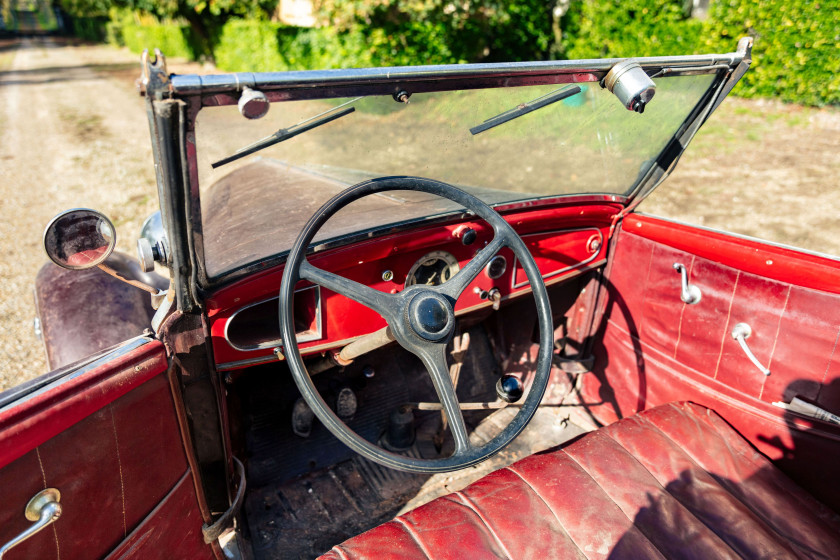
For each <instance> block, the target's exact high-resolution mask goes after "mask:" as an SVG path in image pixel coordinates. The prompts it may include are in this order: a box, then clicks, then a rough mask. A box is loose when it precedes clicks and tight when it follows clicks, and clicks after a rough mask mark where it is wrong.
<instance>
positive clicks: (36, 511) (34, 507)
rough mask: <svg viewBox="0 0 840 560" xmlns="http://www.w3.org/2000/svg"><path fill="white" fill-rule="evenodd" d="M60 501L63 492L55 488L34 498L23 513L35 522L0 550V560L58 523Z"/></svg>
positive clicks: (41, 492) (48, 489)
mask: <svg viewBox="0 0 840 560" xmlns="http://www.w3.org/2000/svg"><path fill="white" fill-rule="evenodd" d="M60 501H61V492H59V491H58V490H57V489H55V488H47V489H46V490H41V491H40V492H38V493H37V494H35V495H34V496H32V499H31V500H29V503H28V504H26V509H25V510H24V512H23V513H24V515H25V516H26V518H27V519H28V520H29V521H32V522H33V523H32V525H30V526H29V527H28V528H27V529H26V530H25V531H23V532H22V533H20V534H19V535H17V536H16V537H14V538H12V540H10V541H9V542H7V543H6V544H4V545H3V547H2V548H0V558H3V555H4V554H6V553H7V552H9V550H11V549H12V548H14V547H15V546H17V545H19V544H20V543H22V542H23V541H25V540H26V539H28V538H29V537H31V536H32V535H34V534H35V533H37V532H39V531H40V530H41V529H43V528H44V527H46V526H47V525H49V524H51V523H53V522H54V521H56V520H57V519H58V518H59V517H60V516H61V504H60V503H59V502H60Z"/></svg>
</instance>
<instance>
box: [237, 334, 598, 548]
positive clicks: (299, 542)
mask: <svg viewBox="0 0 840 560" xmlns="http://www.w3.org/2000/svg"><path fill="white" fill-rule="evenodd" d="M468 332H469V335H470V341H471V342H470V343H469V344H470V352H468V353H467V354H466V357H465V359H464V362H463V365H462V368H461V371H460V376H459V382H458V391H457V392H458V398H459V400H460V402H492V401H495V400H496V399H497V397H496V394H495V381H496V380H497V379H498V377H499V375H500V372H501V371H502V370H503V369H504V370H505V371H510V370H511V369H516V368H517V367H521V368H525V369H528V368H529V367H531V366H530V365H528V364H530V363H531V362H530V359H529V358H528V356H529V355H530V354H531V353H532V352H527V351H526V352H525V354H524V355H523V356H524V357H523V360H524V361H522V362H517V363H512V362H511V363H507V364H505V367H504V368H502V366H501V365H500V362H499V360H498V357H497V356H496V354H495V352H494V350H493V348H494V344H495V343H494V341H492V340H491V338H492V337H491V336H490V335H489V334H488V331H487V330H486V329H485V328H484V327H483V326H481V325H476V326H474V327H472V328H470V329H469V330H468ZM365 371H367V372H368V373H370V372H374V374H373V375H372V376H366V375H365V374H364V372H365ZM313 379H314V381H315V383H316V386H318V389H319V391H320V393H321V395H322V396H323V397H324V399H325V400H326V401H327V402H328V403H329V402H333V401H335V398H336V395H337V394H338V393H339V392H340V391H341V390H343V389H345V388H350V389H351V390H352V391H353V392H354V394H355V395H356V398H357V400H358V410H357V412H356V413H355V415H354V416H353V417H352V418H349V419H347V420H346V421H347V424H348V426H349V427H350V428H351V429H352V430H353V431H355V432H356V433H357V434H358V435H360V436H361V437H363V438H365V439H366V440H368V441H371V442H375V443H381V439H380V437H381V434H382V433H383V427H384V426H386V425H387V424H388V417H389V415H390V412H391V411H392V410H394V409H395V408H397V407H400V406H401V405H403V404H405V403H419V402H423V401H428V402H437V396H436V394H435V392H434V388H433V387H432V385H431V381H430V377H429V376H428V374H427V373H426V372H425V369H424V368H423V366H422V364H421V363H420V362H419V360H417V359H416V358H414V357H413V356H411V355H409V354H407V353H404V352H403V351H402V350H401V349H399V348H388V349H383V350H380V351H377V352H374V353H371V354H368V355H366V356H365V359H364V363H361V362H360V363H354V364H352V365H351V366H348V367H347V368H345V369H343V370H338V369H334V370H332V371H330V372H325V373H322V374H318V375H317V376H315V377H314V378H313ZM240 383H241V385H239V386H238V391H235V394H237V395H238V404H237V405H236V408H239V409H240V410H241V411H242V414H241V416H240V417H241V418H243V419H244V422H243V425H242V426H241V429H242V433H243V434H244V435H243V436H242V438H241V441H242V442H243V444H242V445H243V446H244V448H243V449H240V450H239V451H238V452H237V454H238V455H239V456H242V457H246V458H247V460H246V465H247V467H246V468H247V472H248V491H247V494H246V499H245V505H244V518H245V527H243V529H244V531H243V533H244V536H245V538H246V539H248V540H249V541H250V544H251V549H252V550H253V552H254V558H256V559H257V560H270V559H275V558H312V557H315V556H317V555H318V554H321V553H324V552H326V551H327V550H329V549H330V548H331V547H332V546H333V545H335V544H337V543H340V542H342V541H344V540H346V539H347V538H349V537H352V536H354V535H357V534H359V533H361V532H364V531H366V530H368V529H370V528H373V527H375V526H376V525H379V524H380V523H382V522H384V521H387V520H389V519H391V518H393V517H394V516H395V515H397V514H398V513H402V512H405V511H408V510H410V509H413V508H416V507H418V506H420V505H422V504H424V503H426V502H428V501H431V500H433V499H434V498H437V497H438V496H441V495H444V494H448V493H450V492H454V491H457V490H459V489H461V488H463V487H465V486H467V485H469V484H470V483H472V482H473V481H475V480H477V479H479V478H481V477H482V476H484V475H485V474H487V473H489V472H491V471H494V470H496V469H499V468H502V467H504V466H506V465H509V464H511V463H514V462H515V461H517V460H519V459H521V458H523V457H526V456H528V455H531V454H533V453H537V452H540V451H543V450H545V449H549V448H552V447H555V446H558V445H560V444H562V443H564V442H567V441H569V440H571V439H573V438H575V437H577V436H579V435H580V434H582V433H584V432H585V431H587V429H585V428H583V427H581V426H582V425H585V422H580V423H575V421H574V420H572V419H571V417H573V416H574V415H575V413H574V412H573V410H572V408H573V407H571V406H570V405H569V404H568V403H566V402H565V399H566V398H567V397H570V396H571V395H570V394H571V391H570V389H571V387H572V386H573V385H574V376H570V375H568V374H565V373H564V372H562V371H560V370H558V369H554V370H553V371H552V382H551V384H550V386H549V390H548V391H547V392H546V396H545V398H544V399H543V403H544V405H545V406H542V407H541V408H540V409H539V410H538V412H537V414H536V415H535V416H534V418H533V419H532V420H531V422H530V424H529V425H528V426H527V428H526V429H525V430H524V431H523V432H522V434H520V435H519V436H518V437H517V438H516V439H515V440H514V441H513V442H512V443H511V444H510V445H509V446H508V447H507V448H505V449H504V450H502V451H501V452H499V453H498V454H496V455H495V456H493V457H492V458H491V459H489V460H487V461H484V462H482V463H480V464H479V465H477V466H474V467H469V468H466V469H462V470H460V471H458V472H455V473H443V474H437V475H429V474H413V473H406V472H401V471H396V470H393V469H390V468H386V467H382V466H380V465H378V464H376V463H373V462H371V461H369V460H367V459H365V458H362V457H361V456H358V455H356V454H355V453H354V452H352V451H351V450H350V449H349V448H347V447H346V446H345V445H344V444H343V443H341V442H340V441H339V440H338V439H337V438H335V437H334V436H333V435H332V434H331V433H330V432H329V431H327V430H326V428H324V426H322V425H321V424H320V423H319V422H318V421H317V420H316V421H315V422H314V423H313V424H312V428H311V432H310V434H309V435H308V437H300V436H298V435H295V434H294V433H293V431H292V428H291V422H290V420H291V415H292V411H293V409H294V403H295V401H296V400H297V399H298V396H299V393H298V392H297V389H296V388H295V387H294V385H293V382H292V380H291V378H290V376H289V374H288V371H287V370H286V369H285V366H284V365H281V364H274V365H272V366H261V367H260V368H254V369H252V370H250V371H249V372H248V373H247V375H243V376H242V378H241V380H240ZM517 412H518V407H516V406H515V405H514V406H509V407H507V408H502V409H498V410H495V411H492V412H491V411H487V410H477V411H468V412H465V413H464V420H465V422H466V423H467V426H468V429H469V430H470V433H471V435H470V438H471V441H472V443H473V444H474V445H476V446H480V445H483V443H484V442H486V441H489V440H490V439H492V438H493V437H494V436H495V435H496V434H498V433H499V432H500V431H501V430H502V429H503V428H504V427H505V426H506V425H507V424H509V423H510V421H511V419H512V418H513V416H514V415H515V414H516V413H517ZM414 415H415V422H414V426H415V438H414V443H413V444H412V445H411V447H410V448H409V449H407V450H406V451H404V453H405V454H407V455H411V456H414V457H417V458H427V459H429V458H438V457H442V456H448V455H449V454H450V453H451V449H452V445H453V444H452V441H451V437H449V434H448V431H445V430H444V431H442V430H441V425H442V423H441V414H440V412H439V411H432V410H415V412H414ZM440 434H444V435H445V437H443V438H441V437H440ZM436 436H437V437H436ZM435 441H437V445H438V446H437V447H436V445H435V443H434V442H435Z"/></svg>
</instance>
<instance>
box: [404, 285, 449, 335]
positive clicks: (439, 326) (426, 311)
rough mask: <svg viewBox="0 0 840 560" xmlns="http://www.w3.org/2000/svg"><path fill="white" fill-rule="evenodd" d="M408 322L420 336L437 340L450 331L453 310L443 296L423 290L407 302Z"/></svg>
mask: <svg viewBox="0 0 840 560" xmlns="http://www.w3.org/2000/svg"><path fill="white" fill-rule="evenodd" d="M408 324H409V325H410V326H411V330H412V331H414V332H415V333H416V334H417V335H418V336H420V337H421V338H424V339H425V340H430V341H434V342H437V341H439V340H443V339H444V338H446V337H447V336H449V334H450V333H451V332H452V327H453V325H454V324H455V312H454V311H453V309H452V305H451V304H450V303H449V301H447V299H446V298H445V297H443V296H441V295H440V294H437V293H435V292H426V291H423V292H420V293H419V294H417V295H416V296H414V297H413V298H412V300H411V302H410V303H409V304H408Z"/></svg>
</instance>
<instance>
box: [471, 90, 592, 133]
mask: <svg viewBox="0 0 840 560" xmlns="http://www.w3.org/2000/svg"><path fill="white" fill-rule="evenodd" d="M580 91H581V90H580V86H572V87H570V88H566V89H564V90H560V91H555V92H552V93H549V94H546V95H543V96H542V97H538V98H536V99H534V100H533V101H529V102H528V103H523V104H522V105H519V106H518V107H515V108H513V109H511V110H510V111H505V112H504V113H501V114H499V115H496V116H495V117H492V118H489V119H487V120H486V121H484V122H483V123H481V124H480V125H478V126H474V127H472V128H471V129H470V133H471V134H472V135H473V136H475V135H476V134H479V133H481V132H484V131H485V130H490V129H491V128H493V127H495V126H499V125H500V124H505V123H506V122H508V121H512V120H513V119H515V118H518V117H521V116H522V115H527V114H528V113H530V112H532V111H536V110H537V109H542V108H543V107H545V106H546V105H551V104H552V103H556V102H557V101H561V100H563V99H566V98H567V97H571V96H573V95H576V94H578V93H580Z"/></svg>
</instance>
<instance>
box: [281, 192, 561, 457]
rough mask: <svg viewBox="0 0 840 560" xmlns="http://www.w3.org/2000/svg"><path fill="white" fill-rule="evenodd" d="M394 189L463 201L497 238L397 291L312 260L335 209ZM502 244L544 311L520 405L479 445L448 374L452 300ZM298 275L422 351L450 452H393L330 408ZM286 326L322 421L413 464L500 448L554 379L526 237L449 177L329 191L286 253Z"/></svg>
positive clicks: (299, 376)
mask: <svg viewBox="0 0 840 560" xmlns="http://www.w3.org/2000/svg"><path fill="white" fill-rule="evenodd" d="M394 190H408V191H420V192H424V193H429V194H434V195H437V196H440V197H443V198H447V199H449V200H452V201H454V202H457V203H458V204H461V205H463V206H464V207H465V208H466V209H468V210H470V211H471V212H473V213H474V214H476V215H477V216H479V217H480V218H483V219H484V220H485V221H486V222H487V223H488V224H490V226H491V227H492V228H493V233H494V236H493V240H492V241H491V242H490V243H489V244H488V245H487V246H485V247H484V248H483V249H481V250H479V251H478V252H477V253H476V254H475V256H474V257H473V258H472V260H470V261H469V263H467V264H466V265H465V266H464V268H462V269H461V270H460V271H459V272H458V273H457V274H455V276H453V277H452V278H450V279H449V280H448V281H447V282H445V283H444V284H441V285H439V286H425V285H422V286H421V285H414V286H409V287H407V288H405V289H404V290H402V291H401V292H398V293H396V294H388V293H384V292H380V291H379V290H376V289H373V288H370V287H368V286H365V285H362V284H359V283H358V282H354V281H352V280H348V279H347V278H343V277H341V276H338V275H336V274H333V273H331V272H327V271H325V270H322V269H320V268H316V267H314V266H312V265H311V264H309V262H308V261H307V260H306V250H307V248H308V247H309V244H310V243H311V242H312V239H313V238H314V237H315V234H316V233H317V232H318V230H319V229H320V228H321V226H322V225H323V224H324V223H325V222H326V221H327V220H328V219H329V218H330V217H331V216H333V215H334V214H335V213H336V212H337V211H338V210H340V209H341V208H344V207H345V206H347V205H348V204H350V203H351V202H353V201H355V200H358V199H360V198H362V197H364V196H368V195H372V194H375V193H380V192H386V191H394ZM502 247H508V248H510V249H511V250H512V251H513V253H514V254H515V255H516V258H517V259H518V260H519V262H520V263H521V264H522V267H523V269H524V270H525V273H526V275H527V277H528V280H529V282H530V284H531V289H532V291H533V294H534V299H535V300H536V304H537V312H538V316H539V326H540V348H539V357H538V359H537V368H536V374H535V375H534V379H533V383H532V385H531V389H530V391H529V392H528V395H527V397H526V399H525V402H524V403H523V404H522V407H521V408H520V410H519V412H518V413H517V414H516V416H515V417H514V418H513V419H512V420H511V422H510V423H509V424H508V425H507V426H506V427H505V428H504V429H503V430H502V431H501V433H499V434H498V435H497V436H496V437H494V438H493V439H492V440H490V441H489V442H487V443H486V444H484V445H483V446H481V447H476V446H473V445H472V444H471V443H470V440H469V436H468V435H467V427H466V424H465V423H464V417H463V415H462V414H461V409H460V406H459V404H458V399H457V397H456V395H455V387H454V386H453V384H452V380H451V378H450V377H449V368H448V367H447V365H446V345H447V343H448V342H449V340H450V339H451V338H452V334H453V332H454V327H455V312H454V305H455V302H456V301H457V299H458V296H460V295H461V293H462V292H463V291H464V290H465V289H466V288H467V286H469V284H470V283H471V282H472V281H473V279H475V277H476V276H477V275H478V273H479V272H481V270H482V269H483V268H484V267H485V266H486V265H487V263H488V262H489V261H490V259H492V258H493V257H494V256H495V255H496V253H498V251H499V250H500V249H501V248H502ZM300 279H304V280H308V281H310V282H312V283H314V284H319V285H321V286H324V287H325V288H327V289H329V290H332V291H333V292H336V293H338V294H341V295H343V296H345V297H348V298H350V299H352V300H355V301H357V302H358V303H361V304H362V305H365V306H367V307H369V308H371V309H372V310H374V311H376V312H377V313H379V314H380V315H381V316H382V317H383V318H384V319H385V320H386V321H387V323H388V325H389V326H390V328H391V332H392V333H393V335H394V338H395V339H396V341H397V342H398V343H399V344H400V345H401V346H402V347H403V348H405V349H406V350H408V351H409V352H411V353H413V354H415V355H416V356H417V357H418V358H420V360H421V361H422V362H423V365H424V366H425V367H426V369H427V371H428V373H429V375H430V376H431V378H432V383H433V385H434V388H435V391H436V392H437V394H438V397H439V398H440V402H441V405H442V407H443V410H444V411H445V412H446V417H447V419H448V420H449V425H450V430H451V432H452V436H453V438H454V440H455V451H454V452H453V453H452V455H450V456H449V457H444V458H438V459H418V458H414V457H408V456H404V455H399V454H397V453H392V452H390V451H387V450H385V449H383V448H381V447H378V446H377V445H374V444H372V443H370V442H369V441H367V440H365V439H364V438H362V437H361V436H359V435H358V434H356V433H355V432H354V431H352V430H351V429H350V428H349V427H348V426H347V425H346V424H345V423H344V422H342V421H341V420H340V419H339V417H338V416H337V415H336V414H335V413H334V412H333V411H332V410H331V409H330V407H329V406H328V405H327V403H326V402H324V399H323V398H322V397H321V395H320V394H319V393H318V390H317V389H316V388H315V385H314V383H313V382H312V379H311V378H310V377H309V374H308V373H307V371H306V367H305V366H304V364H303V360H302V359H301V355H300V350H299V349H298V346H297V342H296V340H295V329H294V320H293V298H294V289H295V284H297V282H298V280H300ZM280 332H281V333H282V337H283V345H284V350H285V354H286V360H287V362H288V364H289V369H290V370H291V372H292V377H293V378H294V380H295V384H296V385H297V387H298V389H299V390H300V393H301V395H302V396H303V398H304V399H305V400H306V402H307V403H308V404H309V406H310V408H311V409H312V411H313V412H314V413H315V415H316V416H317V417H318V419H319V420H320V421H321V422H322V423H323V424H324V426H326V427H327V429H328V430H329V431H330V432H332V433H333V434H334V435H335V436H336V437H337V438H338V439H339V440H341V441H342V442H343V443H344V444H346V445H347V446H349V447H350V448H351V449H353V450H354V451H356V452H357V453H359V454H360V455H362V456H364V457H366V458H368V459H370V460H371V461H375V462H377V463H380V464H382V465H385V466H387V467H391V468H394V469H398V470H403V471H409V472H418V473H438V472H449V471H454V470H458V469H462V468H465V467H469V466H471V465H474V464H476V463H478V462H480V461H483V460H484V459H487V458H489V457H491V456H492V455H494V454H495V453H497V452H499V451H500V450H501V449H502V448H504V447H505V446H506V445H508V444H509V443H510V442H511V441H513V439H514V438H515V437H516V436H517V435H519V433H520V432H521V431H522V430H523V429H525V426H526V425H527V424H528V422H529V421H530V420H531V418H532V417H533V416H534V413H535V412H536V410H537V407H538V406H539V403H540V401H541V400H542V397H543V394H544V393H545V389H546V386H547V385H548V379H549V373H550V369H551V353H552V348H553V344H552V342H553V341H552V338H553V326H552V318H551V306H550V304H549V301H548V294H547V293H546V290H545V284H544V283H543V280H542V276H541V275H540V272H539V269H538V268H537V265H536V263H535V262H534V258H533V257H532V256H531V253H530V252H529V251H528V248H527V247H526V246H525V243H524V242H523V241H522V239H521V238H520V237H519V236H518V235H517V234H516V232H515V231H514V230H513V228H512V227H511V226H510V225H509V224H508V223H507V222H506V221H505V220H504V219H503V218H502V217H501V216H499V214H497V213H496V212H495V211H494V210H493V209H492V208H490V207H489V206H487V205H486V204H485V203H484V202H482V201H481V200H479V199H478V198H476V197H474V196H472V195H470V194H468V193H466V192H464V191H462V190H460V189H457V188H455V187H453V186H451V185H448V184H446V183H441V182H438V181H433V180H430V179H421V178H419V177H383V178H378V179H373V180H370V181H364V182H362V183H359V184H357V185H354V186H352V187H349V188H348V189H346V190H344V191H343V192H341V193H339V194H338V195H336V196H334V197H333V198H331V199H330V200H329V201H328V202H327V203H326V204H324V205H323V206H322V207H321V209H320V210H318V211H317V212H316V213H315V215H313V216H312V218H310V219H309V221H308V222H307V223H306V225H305V226H304V227H303V230H301V232H300V235H298V238H297V240H296V241H295V244H294V245H293V246H292V250H291V252H290V253H289V256H288V258H287V260H286V268H285V271H284V273H283V281H282V283H281V285H280Z"/></svg>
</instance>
